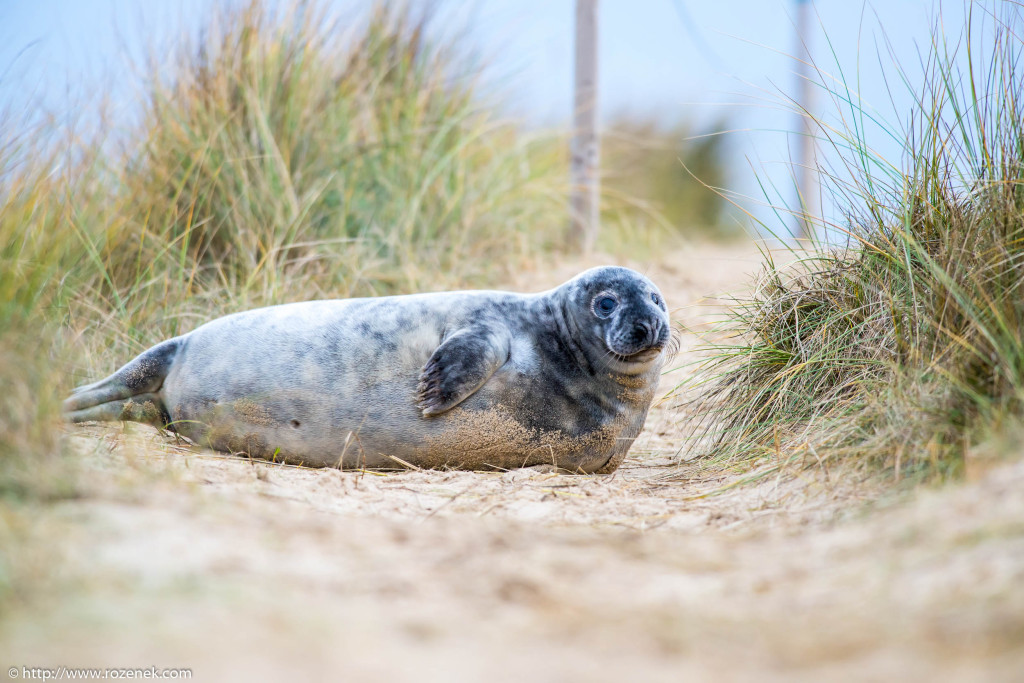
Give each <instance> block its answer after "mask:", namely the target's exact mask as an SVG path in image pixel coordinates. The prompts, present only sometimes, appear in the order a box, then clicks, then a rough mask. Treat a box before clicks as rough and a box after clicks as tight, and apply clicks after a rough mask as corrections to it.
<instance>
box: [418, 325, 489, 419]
mask: <svg viewBox="0 0 1024 683" xmlns="http://www.w3.org/2000/svg"><path fill="white" fill-rule="evenodd" d="M508 357H509V338H508V335H507V334H502V333H501V332H496V331H495V330H493V329H488V328H477V327H471V328H466V329H464V330H459V331H458V332H456V333H455V334H453V335H451V336H450V337H448V338H447V339H445V340H444V343H442V344H441V345H440V346H438V347H437V348H436V349H435V350H434V353H433V354H432V355H431V356H430V360H428V361H427V364H426V365H424V366H423V372H422V373H420V384H419V387H418V399H419V402H418V404H417V405H418V406H419V408H420V410H422V411H423V415H424V417H430V416H432V415H438V414H440V413H443V412H444V411H446V410H449V409H451V408H454V407H455V406H457V405H458V404H460V403H462V402H463V401H465V400H466V399H467V398H469V397H470V396H471V395H472V394H473V392H474V391H476V390H477V389H479V388H480V387H481V386H483V384H484V382H486V381H487V380H488V379H490V377H491V375H493V374H494V373H495V371H496V370H497V369H498V368H500V367H501V366H502V365H504V364H505V361H507V360H508Z"/></svg>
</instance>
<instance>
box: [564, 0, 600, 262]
mask: <svg viewBox="0 0 1024 683" xmlns="http://www.w3.org/2000/svg"><path fill="white" fill-rule="evenodd" d="M570 154H571V160H570V163H571V167H570V176H569V180H570V183H571V187H570V196H569V211H570V219H571V222H572V225H571V229H570V234H571V239H572V243H573V246H574V247H576V248H578V249H580V250H582V251H583V252H584V253H585V252H589V251H590V250H591V249H593V247H594V242H595V240H596V239H597V232H598V228H599V221H600V216H599V211H598V208H599V207H598V164H599V162H600V142H599V140H598V134H597V0H576V65H575V86H574V98H573V130H572V146H571V148H570Z"/></svg>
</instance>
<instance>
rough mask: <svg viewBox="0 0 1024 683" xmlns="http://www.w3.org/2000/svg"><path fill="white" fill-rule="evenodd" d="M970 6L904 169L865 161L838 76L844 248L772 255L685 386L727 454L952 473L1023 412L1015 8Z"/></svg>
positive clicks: (928, 93) (1021, 177)
mask: <svg viewBox="0 0 1024 683" xmlns="http://www.w3.org/2000/svg"><path fill="white" fill-rule="evenodd" d="M972 7H973V6H972ZM968 12H970V13H971V14H969V21H968V25H969V28H968V33H967V34H966V35H965V36H963V39H962V40H961V41H960V42H959V43H956V45H953V44H952V43H951V42H950V41H949V40H948V39H947V38H946V37H945V36H944V35H943V34H942V32H941V29H940V28H937V29H936V32H935V34H934V43H933V46H932V51H931V53H930V56H929V58H928V60H927V62H926V67H927V68H926V71H927V76H928V78H927V81H926V83H925V84H924V86H923V88H922V89H920V90H916V91H915V94H916V97H915V101H916V102H917V108H916V109H915V110H914V111H913V112H912V115H911V117H910V120H911V123H910V126H909V128H908V130H906V131H896V132H894V133H893V135H894V136H896V137H897V139H906V141H907V142H906V147H905V150H904V152H905V158H904V159H903V161H902V164H893V163H888V162H887V161H886V160H884V159H879V158H877V156H874V155H873V154H872V152H871V149H872V147H871V145H870V141H868V140H865V139H864V138H863V137H862V130H863V128H862V127H861V125H860V124H861V123H862V118H861V117H864V116H868V115H869V114H867V113H865V112H863V111H861V110H859V109H858V108H857V105H856V104H851V102H855V98H853V96H852V95H851V93H850V90H849V88H848V87H847V85H846V83H844V82H842V81H841V80H840V81H837V82H831V83H829V84H827V85H828V88H829V89H828V92H829V93H830V94H832V96H833V97H834V98H835V100H836V102H837V106H843V107H849V108H850V109H851V110H852V111H851V112H850V114H849V116H848V117H847V118H843V119H842V120H843V121H848V122H849V127H845V128H844V127H842V126H840V127H835V126H829V125H828V124H827V123H825V122H824V121H819V122H818V124H819V127H820V130H821V132H822V137H823V138H824V140H825V142H826V143H827V144H829V146H830V147H831V148H832V149H833V150H834V151H835V152H836V153H837V154H838V155H839V156H840V158H841V162H840V163H839V164H837V165H836V167H837V168H840V169H842V170H844V171H845V172H846V173H848V175H846V174H843V175H841V174H840V173H839V172H838V171H836V172H833V173H832V174H831V175H828V176H827V180H828V181H829V182H830V183H831V184H832V186H833V191H834V192H835V193H836V194H837V195H838V196H841V197H844V198H845V201H846V204H845V207H844V208H845V210H846V212H847V215H848V216H849V222H848V223H846V224H844V225H839V226H830V227H831V228H832V229H833V231H834V232H835V231H841V232H842V233H845V234H846V235H848V237H849V246H848V247H846V248H837V247H836V246H834V245H832V244H827V243H815V244H812V245H810V247H809V248H808V250H807V251H806V252H804V251H794V254H795V256H796V262H795V263H794V264H791V265H788V266H786V267H777V266H776V265H775V263H774V262H773V261H772V260H771V259H770V258H769V263H768V266H767V267H766V271H765V273H764V275H763V277H762V278H761V279H760V281H759V284H758V286H757V288H756V289H755V291H754V293H753V295H752V296H751V297H750V298H748V299H745V300H742V301H739V302H738V303H737V305H736V306H735V307H734V308H733V310H732V312H731V314H730V315H729V317H728V319H727V321H726V328H727V331H728V332H730V333H731V334H732V338H731V339H729V340H727V341H724V342H722V343H718V344H714V345H713V346H712V348H711V357H710V359H709V360H708V361H707V362H706V363H705V365H704V366H703V367H702V369H701V370H700V372H698V373H697V376H696V377H695V379H694V381H693V383H692V385H691V388H693V389H694V390H695V391H698V392H699V395H698V397H697V398H696V405H695V407H694V410H695V411H698V412H699V413H700V414H702V415H704V416H705V417H706V420H705V422H704V424H703V425H702V426H701V427H700V428H699V429H702V430H704V431H703V434H707V433H710V434H711V436H712V437H713V438H712V439H711V440H710V443H711V446H710V448H709V449H708V450H709V452H713V453H714V456H713V457H714V458H715V459H716V460H718V461H723V460H724V461H733V462H736V461H740V462H746V463H748V464H751V463H759V464H760V465H762V466H765V467H768V468H772V467H775V466H776V465H774V464H772V463H774V462H775V461H778V460H779V459H780V458H786V459H789V460H794V459H795V460H798V461H804V460H808V461H810V462H812V463H820V462H822V461H836V460H845V461H855V462H859V463H862V464H863V465H865V466H866V467H867V468H868V469H869V470H870V471H873V472H876V473H879V472H880V473H883V474H884V475H885V476H888V477H890V478H893V479H896V480H899V479H900V478H910V479H911V480H915V481H916V480H920V479H922V478H939V479H943V478H948V477H956V476H959V475H961V474H962V472H963V463H964V457H965V454H966V452H967V451H968V450H969V449H970V448H971V446H972V444H976V443H978V442H979V441H981V440H984V439H987V438H990V437H991V436H992V433H993V431H996V432H998V431H999V430H1000V429H1003V428H1006V427H1007V426H1009V425H1011V424H1013V423H1015V422H1018V421H1019V420H1020V419H1021V417H1022V415H1024V411H1022V409H1024V403H1022V401H1021V399H1022V397H1024V341H1022V340H1024V303H1022V302H1024V297H1022V296H1021V287H1022V283H1024V250H1022V245H1024V174H1022V172H1024V123H1022V122H1024V109H1022V100H1021V96H1022V95H1024V92H1022V86H1021V83H1022V81H1021V71H1020V59H1021V56H1022V54H1024V44H1022V42H1021V39H1020V33H1019V32H1018V29H1019V28H1020V26H1021V14H1020V8H1019V7H1017V6H1010V5H1005V6H1001V7H1000V8H999V9H998V11H993V13H991V14H988V13H987V12H986V10H985V9H984V8H981V7H979V8H974V9H969V10H968ZM976 15H977V17H982V16H983V17H984V20H975V19H976ZM979 24H984V28H983V29H982V28H981V27H979ZM979 35H983V36H984V40H982V39H981V38H979ZM981 46H984V50H983V51H982V50H981ZM898 76H901V77H902V80H903V82H909V81H908V79H907V78H906V76H905V74H903V73H902V72H901V73H900V74H898ZM899 80H900V79H898V78H896V79H893V82H899ZM701 433H702V432H700V431H698V435H699V434H701ZM704 443H707V442H706V441H705V442H704Z"/></svg>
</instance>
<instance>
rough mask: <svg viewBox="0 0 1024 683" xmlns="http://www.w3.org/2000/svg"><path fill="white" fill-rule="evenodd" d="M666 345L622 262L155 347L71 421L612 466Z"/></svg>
mask: <svg viewBox="0 0 1024 683" xmlns="http://www.w3.org/2000/svg"><path fill="white" fill-rule="evenodd" d="M673 339H674V337H673V335H672V333H671V327H670V324H669V317H668V312H667V308H666V305H665V301H664V300H663V298H662V295H661V293H660V292H659V291H658V289H657V287H655V285H654V284H653V283H652V282H651V281H650V280H648V279H647V278H646V277H644V276H643V275H641V274H640V273H637V272H636V271H633V270H630V269H628V268H621V267H615V266H605V267H600V268H593V269H590V270H587V271H585V272H583V273H581V274H580V275H578V276H576V277H575V278H573V279H571V280H569V281H568V282H566V283H565V284H563V285H561V286H560V287H557V288H555V289H552V290H549V291H546V292H541V293H539V294H517V293H512V292H498V291H457V292H441V293H436V294H413V295H405V296H389V297H378V298H363V299H341V300H326V301H308V302H304V303H293V304H284V305H280V306H271V307H268V308H260V309H256V310H251V311H246V312H243V313H235V314H232V315H228V316H225V317H222V318H218V319H216V320H213V321H212V322H209V323H206V324H205V325H203V326H201V327H199V328H197V329H195V330H194V331H192V332H189V333H188V334H184V335H182V336H180V337H175V338H173V339H169V340H167V341H164V342H162V343H160V344H157V345H156V346H154V347H152V348H151V349H149V350H148V351H145V352H143V353H142V354H140V355H139V356H138V357H136V358H135V359H134V360H132V361H131V362H129V363H128V364H127V365H125V366H124V367H122V368H121V369H120V370H118V371H117V372H115V373H114V374H113V375H111V376H109V377H107V378H106V379H103V380H100V381H99V382H96V383H94V384H89V385H86V386H83V387H79V388H78V389H76V390H75V391H74V392H73V394H72V395H71V397H70V398H68V399H67V400H66V401H65V402H64V411H65V414H66V415H67V417H68V418H69V419H70V420H71V421H73V422H86V421H92V420H133V421H137V422H145V423H149V424H152V425H155V426H158V427H163V428H165V429H169V430H172V431H174V432H177V433H179V434H181V435H184V436H186V437H188V438H189V439H191V440H193V441H195V442H197V443H199V444H203V445H206V446H209V447H212V448H214V449H216V450H220V451H227V452H231V453H238V454H248V455H250V456H253V457H259V458H265V459H269V460H274V461H278V462H287V463H294V464H303V465H308V466H316V467H323V466H328V467H342V468H386V469H396V468H402V467H410V466H415V467H421V468H451V469H472V470H486V469H491V470H495V469H499V470H506V469H513V468H518V467H530V466H535V465H553V466H555V467H557V468H559V469H563V470H568V471H571V472H579V473H592V472H611V471H614V470H615V469H616V468H617V467H618V466H619V464H620V463H621V462H622V459H623V458H624V457H625V455H626V452H627V451H628V450H629V448H630V446H631V445H632V443H633V440H634V439H635V438H636V437H637V435H638V434H639V433H640V429H641V428H642V427H643V423H644V419H645V418H646V416H647V410H648V408H649V407H650V405H651V401H652V400H653V398H654V393H655V391H656V388H657V384H658V380H659V376H660V373H661V370H662V367H663V366H664V364H665V362H666V360H667V358H668V356H669V355H670V354H671V353H674V348H673V347H674V346H675V344H674V343H673Z"/></svg>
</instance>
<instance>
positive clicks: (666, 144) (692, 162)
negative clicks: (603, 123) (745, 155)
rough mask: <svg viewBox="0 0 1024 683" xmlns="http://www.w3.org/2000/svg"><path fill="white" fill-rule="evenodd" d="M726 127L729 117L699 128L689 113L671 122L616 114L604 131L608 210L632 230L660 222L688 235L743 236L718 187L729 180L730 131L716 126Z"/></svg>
mask: <svg viewBox="0 0 1024 683" xmlns="http://www.w3.org/2000/svg"><path fill="white" fill-rule="evenodd" d="M723 128H724V122H723V121H718V122H716V123H714V124H712V125H711V126H709V127H708V128H707V129H706V130H698V129H696V127H695V126H694V125H693V124H692V123H688V122H686V121H681V122H678V123H676V124H675V125H672V126H666V125H664V124H661V123H658V122H656V121H654V120H650V119H649V120H643V119H639V118H637V117H628V116H620V117H619V118H617V119H615V120H613V121H612V122H611V123H610V124H609V125H608V126H607V128H606V129H605V130H604V131H603V133H602V138H601V166H602V191H603V193H604V195H605V197H606V200H605V202H604V203H605V210H604V215H605V218H606V219H607V220H610V221H611V222H613V223H618V222H624V221H628V222H629V223H630V224H631V227H632V228H633V232H636V231H637V230H643V225H644V224H645V223H654V224H657V226H658V227H659V228H660V229H662V230H665V231H667V232H669V233H674V234H678V235H682V236H685V237H686V238H688V239H699V240H730V239H736V238H739V237H742V236H743V230H742V228H741V224H740V222H739V221H738V220H737V218H736V216H734V215H733V212H732V211H731V207H730V205H729V202H727V201H726V200H725V199H724V198H723V197H722V195H721V194H719V192H721V189H722V188H723V187H726V186H727V185H728V184H729V178H728V171H727V153H728V150H727V148H726V146H727V145H726V143H727V139H726V137H725V136H723V135H720V134H716V133H715V131H718V130H722V129H723ZM716 190H717V191H716Z"/></svg>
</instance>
